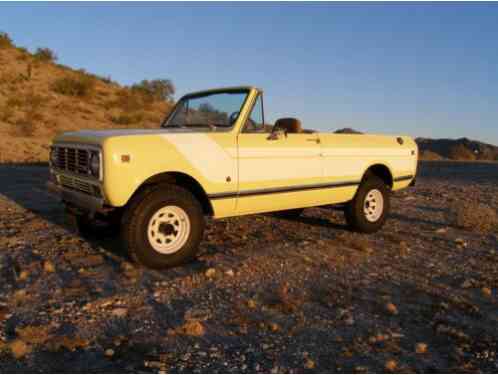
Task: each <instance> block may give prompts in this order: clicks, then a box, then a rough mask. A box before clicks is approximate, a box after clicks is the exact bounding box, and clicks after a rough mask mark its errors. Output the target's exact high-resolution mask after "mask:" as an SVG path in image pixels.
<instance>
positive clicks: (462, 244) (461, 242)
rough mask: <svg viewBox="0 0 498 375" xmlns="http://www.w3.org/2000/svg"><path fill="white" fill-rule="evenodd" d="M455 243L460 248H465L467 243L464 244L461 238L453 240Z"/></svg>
mask: <svg viewBox="0 0 498 375" xmlns="http://www.w3.org/2000/svg"><path fill="white" fill-rule="evenodd" d="M455 243H456V244H457V245H458V246H462V247H466V246H467V242H465V240H464V239H462V238H457V239H455Z"/></svg>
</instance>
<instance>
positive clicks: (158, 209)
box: [122, 184, 204, 269]
mask: <svg viewBox="0 0 498 375" xmlns="http://www.w3.org/2000/svg"><path fill="white" fill-rule="evenodd" d="M203 231H204V216H203V213H202V208H201V206H200V204H199V202H198V201H197V199H196V198H195V197H194V196H193V195H192V194H191V193H190V192H189V191H188V190H185V189H183V188H181V187H179V186H175V185H166V184H162V185H157V186H154V187H151V188H147V189H145V190H144V191H142V192H141V193H139V194H138V195H137V196H136V197H134V198H133V200H132V202H131V203H130V204H129V206H128V208H127V209H126V211H125V214H124V216H123V222H122V237H123V242H124V244H125V247H126V249H127V251H128V254H129V255H130V257H131V258H132V259H133V260H135V261H136V262H138V263H141V264H143V265H144V266H146V267H149V268H155V269H163V268H168V267H174V266H178V265H180V264H183V263H186V262H187V261H189V260H191V259H193V258H194V257H195V254H196V253H197V249H198V247H199V244H200V242H201V240H202V234H203Z"/></svg>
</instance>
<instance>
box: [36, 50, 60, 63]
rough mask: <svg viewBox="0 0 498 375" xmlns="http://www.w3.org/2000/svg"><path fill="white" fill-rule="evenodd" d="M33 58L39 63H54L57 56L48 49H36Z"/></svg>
mask: <svg viewBox="0 0 498 375" xmlns="http://www.w3.org/2000/svg"><path fill="white" fill-rule="evenodd" d="M33 56H34V57H35V58H36V59H37V60H39V61H45V62H55V61H57V55H56V54H55V52H54V51H52V50H51V49H50V48H37V49H36V52H35V53H34V54H33Z"/></svg>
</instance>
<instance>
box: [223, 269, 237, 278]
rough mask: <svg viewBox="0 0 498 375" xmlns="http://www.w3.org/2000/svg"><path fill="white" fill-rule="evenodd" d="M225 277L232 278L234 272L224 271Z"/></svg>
mask: <svg viewBox="0 0 498 375" xmlns="http://www.w3.org/2000/svg"><path fill="white" fill-rule="evenodd" d="M225 275H227V276H230V277H234V276H235V272H233V270H227V271H225Z"/></svg>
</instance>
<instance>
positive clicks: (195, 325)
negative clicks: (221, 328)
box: [181, 320, 206, 337]
mask: <svg viewBox="0 0 498 375" xmlns="http://www.w3.org/2000/svg"><path fill="white" fill-rule="evenodd" d="M181 332H182V333H183V334H185V335H188V336H198V337H199V336H204V334H205V333H206V329H205V328H204V326H203V325H202V323H201V322H199V321H198V320H189V321H187V322H186V323H185V324H184V325H183V326H182V327H181Z"/></svg>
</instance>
